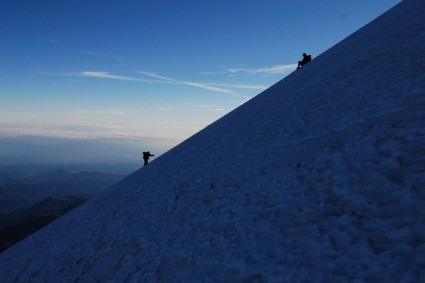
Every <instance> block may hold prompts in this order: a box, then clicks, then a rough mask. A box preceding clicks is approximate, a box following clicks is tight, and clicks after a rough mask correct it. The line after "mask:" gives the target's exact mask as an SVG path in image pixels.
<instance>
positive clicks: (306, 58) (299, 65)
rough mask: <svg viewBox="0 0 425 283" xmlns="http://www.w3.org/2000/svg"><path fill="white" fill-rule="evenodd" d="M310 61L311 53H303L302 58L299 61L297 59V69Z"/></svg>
mask: <svg viewBox="0 0 425 283" xmlns="http://www.w3.org/2000/svg"><path fill="white" fill-rule="evenodd" d="M310 61H311V55H307V54H305V53H303V59H302V60H301V61H298V67H297V69H299V68H301V66H303V65H305V64H307V63H308V62H310Z"/></svg>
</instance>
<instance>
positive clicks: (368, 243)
mask: <svg viewBox="0 0 425 283" xmlns="http://www.w3.org/2000/svg"><path fill="white" fill-rule="evenodd" d="M423 11H425V1H424V0H405V1H403V2H401V3H400V4H399V5H397V6H396V7H395V8H393V9H392V10H390V11H389V12H387V13H386V14H384V15H383V16H381V17H379V18H378V19H376V20H375V21H373V22H372V23H370V24H369V25H367V26H365V27H364V28H362V29H360V30H359V31H357V32H356V33H354V34H353V35H351V36H350V37H348V38H347V39H345V40H343V41H342V42H340V43H339V44H337V45H336V46H334V47H333V48H331V49H330V50H328V51H327V52H325V53H324V54H322V55H320V56H319V57H317V58H316V59H314V60H313V61H312V62H311V63H309V64H308V65H306V66H305V67H303V68H302V69H300V70H297V71H295V72H294V73H292V74H291V75H290V76H288V77H286V78H285V79H283V80H282V81H280V82H279V83H277V84H276V85H274V86H272V87H271V88H270V89H268V90H266V91H265V92H263V93H262V94H260V95H258V96H257V97H255V98H254V99H252V100H251V101H249V102H247V103H246V104H244V105H242V106H241V107H239V108H238V109H236V110H235V111H233V112H231V113H230V114H228V115H226V116H225V117H223V118H222V119H220V120H218V121H217V122H215V123H214V124H212V125H210V126H208V127H207V128H206V129H204V130H203V131H201V132H199V133H198V134H196V135H194V136H193V137H191V138H189V139H188V140H186V141H185V142H183V143H182V144H180V145H179V146H177V147H175V148H174V149H172V150H170V151H169V152H167V153H166V154H164V155H162V156H161V157H160V158H158V159H156V160H154V161H153V162H152V163H151V164H149V166H147V167H145V168H142V169H140V170H139V171H137V172H135V173H134V174H132V175H130V176H129V177H127V178H126V179H124V180H123V181H122V182H120V183H118V184H117V185H116V186H114V187H113V188H111V189H109V190H108V191H107V192H105V193H103V194H102V195H100V196H98V197H95V198H93V199H91V201H89V202H87V203H86V204H84V205H82V206H81V207H79V208H78V209H76V210H75V211H73V212H72V213H70V214H69V215H67V216H65V217H63V218H61V219H60V220H59V221H56V222H54V223H53V224H51V225H49V226H48V227H46V228H45V229H43V230H42V231H41V232H39V233H37V234H35V235H33V236H32V237H30V238H29V239H27V240H25V241H23V242H21V243H20V244H18V245H17V246H15V247H14V248H11V249H10V250H8V251H6V252H5V253H3V254H1V255H0V274H1V277H2V282H58V281H61V282H421V281H422V282H424V281H425V246H424V241H425V223H424V219H425V187H424V184H425V176H424V174H425V127H424V126H425V124H424V122H425V91H424V86H425V60H424V56H423V55H424V54H425V17H423Z"/></svg>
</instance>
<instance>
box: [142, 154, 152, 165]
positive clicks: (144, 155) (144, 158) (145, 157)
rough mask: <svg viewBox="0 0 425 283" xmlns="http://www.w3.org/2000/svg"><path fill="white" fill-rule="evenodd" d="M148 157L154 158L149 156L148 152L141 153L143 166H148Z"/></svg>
mask: <svg viewBox="0 0 425 283" xmlns="http://www.w3.org/2000/svg"><path fill="white" fill-rule="evenodd" d="M150 156H155V155H153V154H151V153H150V152H149V151H144V152H143V160H144V161H145V164H144V165H148V162H149V157H150Z"/></svg>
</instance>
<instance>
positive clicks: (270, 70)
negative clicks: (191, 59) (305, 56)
mask: <svg viewBox="0 0 425 283" xmlns="http://www.w3.org/2000/svg"><path fill="white" fill-rule="evenodd" d="M296 67H297V64H288V65H273V66H271V67H263V68H229V69H226V70H224V71H219V72H203V74H204V75H229V76H235V75H275V74H288V73H290V72H293V71H294V70H295V69H296Z"/></svg>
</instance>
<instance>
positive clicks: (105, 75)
mask: <svg viewBox="0 0 425 283" xmlns="http://www.w3.org/2000/svg"><path fill="white" fill-rule="evenodd" d="M136 72H137V73H139V74H142V75H145V76H147V77H149V78H152V79H144V78H137V77H129V76H120V75H113V74H111V73H109V72H101V71H83V72H80V73H50V72H44V71H38V73H39V74H42V75H48V76H66V77H90V78H100V79H110V80H121V81H131V82H141V83H155V84H174V85H187V86H191V87H195V88H201V89H205V90H209V91H214V92H219V93H224V94H228V95H231V96H235V97H239V98H242V99H244V100H245V101H248V100H249V99H251V97H249V96H245V95H241V94H239V93H238V92H236V91H234V90H230V89H227V88H222V87H231V88H240V89H257V90H264V89H265V88H266V87H265V86H259V85H237V84H220V83H199V82H188V81H179V80H176V79H173V78H169V77H165V76H162V75H158V74H155V73H151V72H146V71H136Z"/></svg>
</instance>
